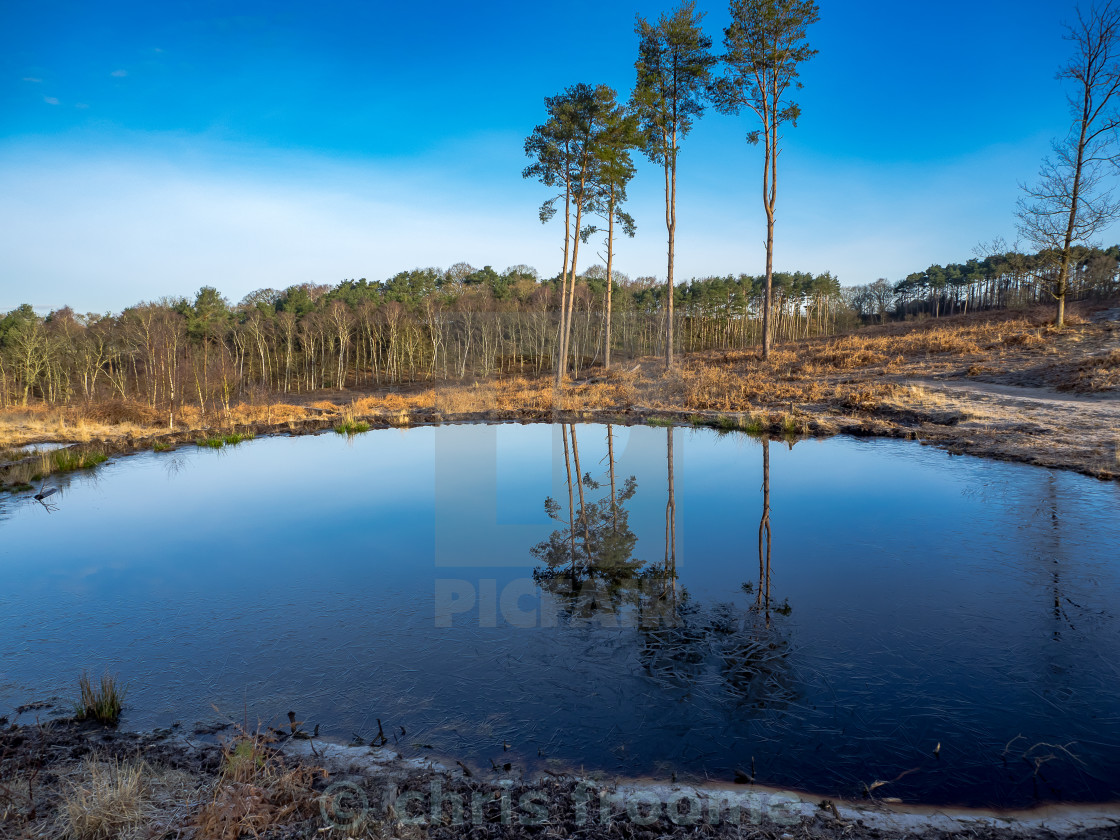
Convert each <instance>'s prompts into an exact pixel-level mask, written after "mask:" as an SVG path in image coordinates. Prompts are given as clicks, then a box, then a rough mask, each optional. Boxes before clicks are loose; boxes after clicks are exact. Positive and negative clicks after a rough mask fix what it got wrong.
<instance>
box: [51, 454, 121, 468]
mask: <svg viewBox="0 0 1120 840" xmlns="http://www.w3.org/2000/svg"><path fill="white" fill-rule="evenodd" d="M108 460H109V456H108V455H106V454H105V453H104V452H96V451H95V452H75V451H74V450H72V449H56V450H54V451H53V452H51V454H50V466H51V471H52V472H72V471H73V470H88V469H91V468H92V467H96V466H97V465H98V464H103V463H105V462H106V461H108Z"/></svg>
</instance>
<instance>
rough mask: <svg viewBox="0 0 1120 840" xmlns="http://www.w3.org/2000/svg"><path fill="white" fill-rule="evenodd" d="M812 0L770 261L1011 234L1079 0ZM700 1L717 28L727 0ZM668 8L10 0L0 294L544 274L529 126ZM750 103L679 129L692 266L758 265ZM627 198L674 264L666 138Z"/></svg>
mask: <svg viewBox="0 0 1120 840" xmlns="http://www.w3.org/2000/svg"><path fill="white" fill-rule="evenodd" d="M820 5H821V21H820V23H818V24H817V25H816V26H815V28H814V29H813V30H811V41H812V43H813V45H814V46H816V47H817V48H818V49H819V50H820V54H819V55H817V56H816V57H815V58H814V59H813V60H812V61H811V62H810V63H809V64H808V65H807V66H806V68H805V72H804V74H803V81H804V83H805V88H804V90H803V91H801V92H800V95H799V102H800V103H801V105H802V108H803V112H804V116H803V119H802V121H801V123H800V125H799V126H798V128H796V129H791V130H789V131H787V132H786V138H785V148H784V151H783V155H782V158H781V161H780V166H781V169H780V172H779V178H780V190H781V191H780V194H779V205H778V228H777V245H776V255H775V263H776V267H777V268H779V269H789V270H806V271H812V272H821V271H825V270H831V271H833V272H834V273H836V274H838V275H839V276H840V278H841V281H842V282H844V283H845V284H851V283H860V282H867V281H870V280H874V279H875V278H876V277H880V276H884V277H887V278H889V279H892V280H895V279H899V278H901V277H903V276H905V274H907V273H909V272H910V271H913V270H917V269H921V268H924V267H925V266H926V265H928V264H930V263H932V262H942V263H944V262H952V261H958V260H964V259H967V258H968V257H970V256H971V252H972V248H973V247H974V246H975V245H976V244H977V243H978V242H980V241H981V240H990V239H991V238H993V237H995V236H1004V237H1006V238H1007V239H1008V240H1013V239H1014V238H1015V233H1014V218H1013V212H1014V205H1015V200H1016V198H1017V195H1018V191H1017V182H1019V181H1023V180H1030V179H1031V178H1033V177H1034V175H1035V173H1036V171H1037V169H1038V165H1039V163H1040V161H1041V159H1042V157H1043V155H1045V154H1046V152H1047V151H1048V148H1049V143H1050V140H1051V138H1053V137H1056V136H1059V135H1061V134H1063V133H1064V131H1065V130H1066V128H1067V125H1068V113H1067V110H1066V106H1065V100H1064V93H1063V90H1062V87H1061V85H1060V84H1059V83H1058V82H1057V81H1056V80H1055V78H1054V76H1055V71H1056V69H1057V67H1058V66H1059V65H1060V64H1061V63H1062V62H1063V61H1064V60H1065V58H1066V57H1067V55H1068V46H1069V45H1068V44H1067V43H1066V42H1065V41H1063V40H1062V37H1061V36H1062V29H1061V25H1060V24H1061V22H1062V21H1063V20H1067V19H1069V18H1070V17H1071V15H1072V11H1073V8H1074V4H1073V3H1072V2H1066V0H1045V1H1043V0H1019V2H1013V1H1012V0H1006V2H1005V0H993V1H992V2H979V3H978V2H958V0H946V1H945V2H940V3H937V4H918V3H910V4H899V3H897V2H894V3H888V2H880V0H845V1H844V2H837V0H831V2H829V0H822V2H821V3H820ZM698 6H699V8H700V9H702V10H704V11H705V12H706V13H707V15H706V18H705V26H706V29H707V30H708V31H709V33H710V34H711V35H712V36H713V38H714V39H715V40H716V42H717V46H718V44H719V39H720V37H721V36H722V28H723V25H724V24H725V23H726V20H727V11H726V6H725V4H723V3H717V2H711V3H709V2H700V3H698ZM670 7H671V4H669V3H665V4H661V3H649V2H627V3H616V2H606V3H604V2H602V0H599V2H585V0H572V1H571V2H567V3H564V4H528V3H480V4H465V3H461V2H455V3H445V2H438V0H433V2H429V3H426V4H417V5H414V6H406V5H405V4H399V3H394V4H388V3H380V2H333V3H316V4H311V3H296V2H283V0H270V2H259V3H247V2H242V3H238V2H203V1H200V0H196V2H176V1H175V0H161V2H159V3H152V2H142V3H141V2H98V3H89V2H58V1H57V0H3V3H2V4H0V231H2V233H0V311H3V310H6V309H10V308H11V307H13V306H15V305H17V304H19V303H21V302H25V301H26V302H30V303H32V304H33V305H35V306H37V307H39V308H42V309H49V308H51V307H56V306H61V305H63V304H70V305H73V306H74V307H75V308H76V309H78V310H79V311H90V310H92V311H106V310H118V309H120V308H121V307H123V306H126V305H128V304H131V303H135V302H137V301H139V300H142V299H154V298H158V297H160V296H163V295H189V294H192V293H193V292H194V291H195V290H197V289H198V288H199V287H200V286H202V285H215V286H217V287H218V288H219V289H220V290H221V291H222V292H223V293H224V294H226V295H227V296H228V297H230V298H231V299H233V300H234V301H236V300H238V299H240V298H241V297H242V296H244V295H245V294H247V293H248V292H250V291H252V290H254V289H258V288H262V287H269V286H271V287H277V288H279V287H283V286H286V285H290V284H292V283H300V282H316V283H332V284H333V283H337V282H338V281H339V280H341V279H343V278H350V277H355V278H356V277H367V278H370V279H381V278H386V277H388V276H391V275H392V274H393V273H395V272H396V271H399V270H401V269H405V268H412V267H415V266H428V265H436V266H447V265H450V264H451V263H454V262H458V261H466V262H469V263H471V264H473V265H476V266H482V265H485V264H490V265H493V266H494V267H495V268H497V269H498V270H502V269H504V268H505V267H507V266H509V265H513V264H517V263H528V264H530V265H534V266H536V267H537V268H538V269H539V270H540V271H541V273H542V274H554V273H556V272H557V271H558V270H559V266H560V260H561V255H560V247H561V244H562V243H561V237H562V233H561V230H560V227H559V223H558V222H555V223H552V224H550V225H545V226H542V225H541V224H540V222H539V221H538V219H537V215H536V208H537V206H538V205H539V203H540V201H541V200H543V199H544V198H545V197H546V195H547V192H546V190H545V189H544V188H543V187H541V186H540V185H539V184H536V183H533V182H529V181H524V180H523V179H522V178H521V174H520V173H521V169H522V168H523V167H524V165H525V163H526V161H525V158H524V153H523V151H522V144H523V141H524V138H525V136H526V135H527V134H528V133H529V132H530V131H531V130H532V128H533V126H534V125H536V124H537V123H538V122H540V121H541V120H542V118H543V101H542V100H543V98H544V97H545V96H548V95H552V94H555V93H557V92H559V91H560V90H562V89H563V88H564V87H566V86H567V85H570V84H573V83H576V82H580V81H586V82H591V83H600V82H602V83H606V84H610V85H611V86H613V87H614V88H616V89H617V90H618V91H619V92H620V95H621V96H623V97H625V96H626V95H628V93H629V89H630V86H631V84H632V81H633V61H634V54H635V49H636V37H635V35H634V33H633V27H634V16H635V14H638V13H640V14H642V15H645V16H656V15H657V14H659V13H660V12H661V11H665V10H668V9H669V8H670ZM750 127H751V126H750V124H749V122H748V120H747V119H746V118H745V117H739V118H735V117H726V116H721V115H717V114H715V113H714V112H710V113H709V114H708V115H707V116H706V117H705V118H704V119H703V120H702V121H701V122H700V123H699V124H698V125H697V127H696V129H695V130H694V132H693V134H692V135H690V136H689V137H688V138H686V140H685V141H684V145H683V151H682V155H681V161H680V174H679V193H680V196H679V210H678V213H679V223H678V232H677V276H678V278H687V277H690V276H694V275H696V276H702V275H708V274H726V273H729V272H734V273H738V272H741V271H746V272H750V273H757V272H761V271H762V270H763V267H764V254H763V248H762V242H763V238H764V217H763V213H762V209H761V206H760V205H761V202H760V198H759V184H758V181H759V175H760V167H761V151H760V150H759V149H757V148H752V147H750V146H748V145H747V144H746V143H745V142H744V140H743V137H744V135H745V133H746V132H747V131H748V130H749V129H750ZM631 197H632V201H631V207H630V210H631V212H632V213H633V215H634V216H635V218H636V220H637V222H638V225H639V234H638V236H637V237H636V238H635V239H634V240H625V241H622V242H620V243H619V245H618V247H617V265H618V267H619V269H620V270H622V271H625V272H627V273H628V274H630V275H631V276H639V275H658V276H662V277H663V276H664V273H665V257H664V253H665V230H664V207H663V203H662V202H663V197H662V193H661V186H660V181H659V173H658V171H657V170H656V169H654V168H653V167H652V166H651V165H650V164H648V163H645V162H644V163H642V164H641V166H640V168H639V172H638V176H637V178H636V180H635V183H634V184H633V186H632V188H631ZM1112 233H1113V232H1110V234H1109V236H1110V237H1111V236H1112ZM1106 238H1109V237H1106ZM1110 241H1111V240H1110ZM595 261H597V258H596V257H595V256H594V255H593V254H587V256H586V257H585V258H583V259H582V260H581V266H580V268H581V269H582V268H584V267H586V266H588V265H591V264H592V263H593V262H595Z"/></svg>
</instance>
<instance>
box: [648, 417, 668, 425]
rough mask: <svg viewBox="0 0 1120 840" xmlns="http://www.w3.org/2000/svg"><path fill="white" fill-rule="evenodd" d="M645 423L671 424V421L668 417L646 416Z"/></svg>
mask: <svg viewBox="0 0 1120 840" xmlns="http://www.w3.org/2000/svg"><path fill="white" fill-rule="evenodd" d="M646 425H649V426H672V425H673V421H672V420H670V419H669V418H668V417H647V418H646Z"/></svg>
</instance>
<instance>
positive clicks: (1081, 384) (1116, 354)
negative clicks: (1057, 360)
mask: <svg viewBox="0 0 1120 840" xmlns="http://www.w3.org/2000/svg"><path fill="white" fill-rule="evenodd" d="M1065 388H1067V389H1069V390H1077V391H1110V390H1112V389H1114V388H1120V350H1113V351H1112V352H1111V353H1108V354H1107V355H1103V356H1092V357H1090V358H1088V359H1085V360H1083V361H1082V362H1081V363H1080V364H1079V365H1078V366H1077V368H1076V370H1074V372H1073V374H1072V376H1071V377H1070V379H1069V382H1068V383H1066V385H1065Z"/></svg>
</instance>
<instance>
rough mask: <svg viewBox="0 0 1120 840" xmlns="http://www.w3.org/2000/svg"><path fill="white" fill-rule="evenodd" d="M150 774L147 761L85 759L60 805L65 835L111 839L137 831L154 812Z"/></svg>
mask: <svg viewBox="0 0 1120 840" xmlns="http://www.w3.org/2000/svg"><path fill="white" fill-rule="evenodd" d="M146 775H147V774H146V767H145V765H143V764H134V763H128V762H120V761H117V760H116V759H110V760H106V761H97V760H94V759H90V760H87V761H86V762H84V763H83V764H82V767H81V772H80V773H79V774H78V777H77V778H76V779H72V780H71V786H70V790H69V792H68V794H67V795H66V798H65V799H64V800H63V802H62V805H61V807H60V808H59V816H60V820H61V828H62V832H63V836H65V837H72V838H75V840H108V838H115V837H121V836H127V835H129V834H132V833H133V832H136V831H137V830H138V829H140V827H141V826H143V825H144V824H145V823H146V822H147V821H148V819H149V818H150V816H151V814H152V798H151V794H150V791H149V788H148V784H147V781H146V778H145V776H146Z"/></svg>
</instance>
